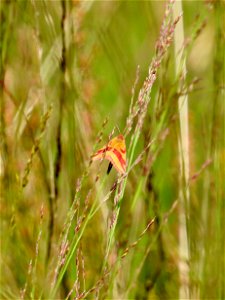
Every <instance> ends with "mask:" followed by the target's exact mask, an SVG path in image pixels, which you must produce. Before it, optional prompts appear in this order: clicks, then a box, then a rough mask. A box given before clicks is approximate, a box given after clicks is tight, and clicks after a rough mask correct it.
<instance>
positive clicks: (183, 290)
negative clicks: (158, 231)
mask: <svg viewBox="0 0 225 300" xmlns="http://www.w3.org/2000/svg"><path fill="white" fill-rule="evenodd" d="M181 14H182V2H181V1H179V0H176V1H175V3H174V6H173V15H174V20H175V19H176V17H177V16H178V15H181ZM183 46H184V26H183V18H181V19H180V22H179V23H178V24H177V26H176V28H175V34H174V51H175V72H176V78H180V76H181V74H182V75H183V79H185V75H186V64H185V59H184V56H183ZM178 88H179V87H178ZM178 114H179V120H180V136H179V142H178V148H179V149H178V150H179V163H180V174H181V176H180V178H182V180H180V188H179V196H180V206H179V263H178V268H179V277H180V287H179V298H180V299H189V298H190V292H189V265H188V262H189V249H188V233H187V219H186V218H187V207H188V206H189V187H188V186H187V183H188V178H189V136H188V132H189V128H188V127H189V125H188V96H187V95H181V96H180V97H179V99H178ZM186 187H187V188H186Z"/></svg>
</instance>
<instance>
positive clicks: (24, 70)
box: [0, 0, 225, 299]
mask: <svg viewBox="0 0 225 300" xmlns="http://www.w3.org/2000/svg"><path fill="white" fill-rule="evenodd" d="M165 5H166V2H164V1H44V0H43V1H41V0H40V1H36V0H31V1H1V3H0V14H1V22H0V24H1V25H0V27H1V28H0V30H1V46H0V47H1V78H0V83H1V99H0V100H1V157H0V159H1V160H0V167H1V172H0V176H1V294H0V295H1V298H2V299H18V298H19V297H20V298H22V299H23V298H24V299H30V298H31V299H40V298H42V299H49V297H50V296H49V286H50V285H51V284H52V282H53V277H54V270H55V266H56V265H57V262H59V256H60V255H59V250H58V246H59V241H61V240H60V237H61V236H60V233H61V232H62V229H63V224H64V222H65V220H66V218H67V216H68V211H69V209H70V207H71V204H72V202H73V199H74V197H75V195H76V189H78V183H77V182H78V180H79V178H82V180H83V181H82V183H81V190H80V191H79V196H77V198H76V201H78V202H79V209H78V212H77V215H76V217H75V218H74V219H73V221H72V227H71V228H72V229H71V230H70V232H69V235H68V241H71V240H72V239H73V236H74V228H75V227H76V226H77V223H78V221H79V217H82V216H84V215H85V214H84V210H85V203H86V202H85V201H86V199H87V194H88V193H89V191H91V193H92V192H93V193H92V194H91V197H90V199H91V200H90V202H92V201H94V199H95V198H99V199H103V198H104V196H105V195H106V194H107V193H108V191H109V190H110V188H111V187H112V185H113V183H114V182H115V179H116V177H117V174H116V171H115V169H114V168H113V170H112V172H111V173H110V174H109V176H107V178H106V176H105V173H106V170H107V162H103V163H102V164H101V163H100V166H101V168H100V182H96V181H95V178H96V175H97V174H98V172H99V164H98V163H93V164H91V165H89V160H90V156H91V154H93V151H95V150H96V149H97V148H100V147H101V146H103V145H104V144H106V143H107V141H108V136H109V134H110V132H112V130H113V128H115V127H116V129H115V131H114V136H116V135H117V134H119V131H120V132H121V133H123V132H124V128H125V126H126V120H127V117H128V115H129V107H130V102H131V97H132V89H133V88H134V82H135V80H136V79H138V82H137V85H136V88H135V92H134V101H136V99H137V97H138V93H139V90H140V88H141V87H142V84H143V81H144V79H145V78H146V76H147V75H148V69H149V65H150V62H151V60H152V58H153V57H154V55H155V49H156V40H157V38H158V37H159V34H160V26H161V23H162V20H163V16H164V11H165ZM182 6H183V22H184V29H183V30H184V36H185V39H184V55H185V62H186V68H187V74H185V77H184V78H182V77H177V75H176V73H175V66H176V62H177V54H175V53H174V45H173V43H172V45H171V47H170V48H169V50H168V51H167V53H166V55H165V58H164V60H163V61H162V63H161V65H160V67H159V70H158V73H157V79H156V81H155V83H154V85H153V88H152V90H151V101H150V104H149V106H148V110H147V114H146V117H145V120H144V125H143V127H142V130H141V135H140V138H139V141H138V145H137V147H136V149H135V158H137V157H138V155H139V154H140V153H141V151H143V150H144V149H145V147H146V145H147V144H148V142H149V140H151V139H152V138H153V137H157V140H156V142H155V143H154V144H153V146H152V147H151V148H150V150H149V151H146V152H145V154H144V155H143V157H142V159H141V161H140V162H139V163H138V164H137V165H136V166H135V167H134V168H133V169H132V170H131V171H130V172H129V174H128V178H127V182H126V186H125V192H124V197H123V201H122V204H121V211H120V215H119V219H118V222H117V226H116V232H115V240H116V241H115V243H114V244H115V249H114V250H115V253H116V254H115V253H114V252H113V253H112V254H113V255H114V256H115V257H118V255H119V254H118V253H121V251H122V252H123V251H124V250H125V249H126V247H128V245H129V244H130V243H132V242H134V241H136V240H137V239H138V236H139V235H140V234H141V232H142V231H143V230H144V228H145V227H146V225H147V224H148V221H149V219H151V218H153V217H154V216H156V219H157V222H156V224H154V228H153V229H152V230H150V231H149V232H147V233H146V234H145V235H144V236H143V238H142V239H141V241H140V243H139V244H138V245H137V246H136V247H135V248H134V249H131V251H130V253H129V254H128V255H127V257H126V258H124V260H123V261H122V262H121V261H119V264H120V267H118V266H117V268H118V269H117V270H119V271H117V272H115V273H113V272H111V273H110V279H108V277H105V282H104V284H103V287H102V288H96V291H95V292H96V294H89V295H88V296H87V298H90V299H92V298H95V297H96V298H100V299H106V298H112V297H115V295H117V299H177V298H179V286H180V285H182V282H180V279H179V271H178V264H179V261H180V260H182V258H181V257H179V237H178V236H179V234H178V232H179V226H180V225H179V210H178V209H177V208H176V209H175V210H174V211H173V212H172V213H171V214H170V215H169V218H168V221H167V222H166V223H165V224H164V221H163V220H164V214H165V213H166V212H168V210H169V209H170V208H171V206H172V204H173V203H174V201H176V199H177V198H179V189H178V187H179V184H180V183H179V182H180V177H181V174H180V167H179V153H178V139H179V111H178V107H177V103H178V98H179V97H178V96H179V92H180V93H181V94H182V93H184V94H185V95H188V107H189V115H188V123H189V137H188V138H189V159H190V178H191V177H192V176H194V178H192V180H190V181H188V187H187V186H183V188H184V189H186V188H188V190H189V193H190V203H189V208H188V210H186V220H187V233H188V242H189V244H188V249H189V261H188V262H187V264H188V268H189V282H188V286H189V291H190V298H192V299H196V297H198V298H199V299H200V298H201V299H223V298H224V297H225V291H224V286H225V282H224V278H225V274H224V265H225V259H224V253H225V252H224V236H225V235H224V228H225V226H224V216H225V214H224V213H225V209H224V203H225V202H224V201H225V195H224V190H225V189H224V179H225V178H224V169H225V159H224V156H225V147H224V53H225V52H224V28H225V27H224V11H225V10H224V1H182ZM137 70H139V71H137ZM137 72H138V74H139V75H138V77H137V75H136V74H137ZM179 86H181V88H182V90H181V91H179ZM106 119H107V124H106V125H103V123H104V120H106ZM117 128H119V129H117ZM167 130H168V132H167ZM133 131H134V127H133V128H132V133H133ZM100 132H102V135H100V136H101V137H102V141H101V142H100V143H97V137H98V136H99V134H100ZM165 132H167V133H166V136H165V138H160V137H161V135H162V134H163V133H165ZM130 139H131V135H128V136H127V137H126V144H127V148H128V147H129V142H130ZM151 159H152V162H151V163H149V160H151ZM128 160H129V157H128ZM208 163H209V164H208ZM85 172H88V173H85ZM103 178H104V179H103ZM181 185H182V183H181ZM77 194H78V193H77ZM96 195H97V196H96ZM113 195H114V194H113ZM113 195H111V196H113ZM134 195H136V198H135V197H134ZM111 196H110V199H109V200H108V201H107V204H105V208H104V209H102V210H101V211H100V212H98V214H96V216H95V217H94V218H93V219H92V220H91V221H90V223H89V224H88V225H87V227H85V230H84V233H83V234H82V239H81V240H82V245H81V246H80V248H79V249H82V251H81V250H79V251H77V252H76V254H74V256H73V259H72V260H71V262H70V264H69V266H68V269H67V271H66V273H65V275H64V277H63V279H62V282H61V285H60V289H59V290H58V292H57V296H55V297H56V298H55V299H59V298H60V299H66V297H67V296H68V293H69V291H71V289H72V288H73V285H74V282H75V283H76V280H77V278H78V279H79V282H80V285H79V284H78V283H76V288H77V289H78V290H79V292H77V291H74V290H73V291H72V293H71V296H68V297H67V299H68V298H71V299H73V298H74V297H75V298H76V297H78V295H79V293H81V292H82V291H85V290H87V289H90V288H91V287H92V286H93V285H95V284H96V282H98V280H102V270H101V268H102V261H103V260H104V255H105V243H106V240H107V237H108V225H109V224H110V220H111V218H112V216H113V197H111ZM111 198H112V199H111ZM108 202H109V203H108ZM132 205H134V206H132ZM132 207H133V208H132ZM40 211H42V212H43V218H41V216H40ZM104 212H105V214H106V219H104V217H103V216H104ZM86 213H88V211H87V212H86ZM51 222H53V223H52V224H51ZM39 236H40V239H39V238H38V237H39ZM37 244H38V253H37ZM149 245H151V250H150V251H149V252H148V250H147V249H148V246H149ZM81 253H82V255H81ZM113 255H112V257H111V261H113V260H114V258H115V257H114V256H113ZM113 257H114V258H113ZM31 260H32V266H33V267H32V268H31V269H30V270H31V271H30V273H29V263H30V261H31ZM79 261H80V263H79ZM82 264H83V269H82V267H81V266H82ZM109 265H110V262H109ZM139 266H141V268H140V270H139V269H138V268H139ZM79 268H80V271H79ZM103 278H104V276H103ZM102 281H104V280H102ZM115 290H116V291H115ZM23 291H24V294H23ZM113 295H114V296H113ZM81 298H82V297H81ZM81 298H80V299H81Z"/></svg>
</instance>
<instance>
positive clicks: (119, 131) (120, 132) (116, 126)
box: [116, 125, 121, 133]
mask: <svg viewBox="0 0 225 300" xmlns="http://www.w3.org/2000/svg"><path fill="white" fill-rule="evenodd" d="M116 128H117V129H118V131H119V133H121V132H120V129H119V127H118V125H116Z"/></svg>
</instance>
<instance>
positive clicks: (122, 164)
mask: <svg viewBox="0 0 225 300" xmlns="http://www.w3.org/2000/svg"><path fill="white" fill-rule="evenodd" d="M102 158H105V159H108V160H109V167H108V171H107V174H109V172H110V170H111V168H112V166H113V167H114V168H116V170H117V171H118V172H119V173H121V174H124V173H125V172H126V144H125V139H124V137H123V135H122V134H120V135H118V136H117V137H115V138H113V139H112V140H111V141H109V142H108V144H107V145H106V146H104V147H103V148H101V149H99V150H98V151H97V152H96V153H95V154H94V155H92V160H99V159H102Z"/></svg>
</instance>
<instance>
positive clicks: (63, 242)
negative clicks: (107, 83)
mask: <svg viewBox="0 0 225 300" xmlns="http://www.w3.org/2000/svg"><path fill="white" fill-rule="evenodd" d="M173 2H174V1H173V0H172V1H169V2H168V3H167V6H166V9H165V15H164V18H163V22H162V26H161V30H160V35H159V38H158V40H157V42H156V50H155V56H154V57H153V59H152V62H151V64H150V66H149V70H148V75H147V77H146V79H145V81H144V83H143V85H142V88H141V89H140V91H139V94H138V97H137V101H136V102H134V99H135V91H136V86H137V83H138V81H139V67H138V68H137V74H136V78H135V82H134V85H133V87H132V96H131V103H130V108H129V115H128V117H127V122H126V127H125V129H124V132H123V134H124V137H125V138H126V137H127V136H128V135H129V134H130V133H131V132H133V133H132V135H131V138H130V144H129V147H128V148H127V149H128V151H127V157H128V166H127V172H126V174H124V175H120V176H119V177H118V178H117V179H116V181H115V182H114V184H113V186H112V188H111V189H110V191H109V192H108V193H107V194H106V195H105V197H104V198H103V200H101V201H100V200H99V199H100V197H99V195H98V194H100V192H101V191H102V188H103V187H104V182H105V180H106V176H105V177H104V178H103V180H102V183H101V187H100V188H99V189H98V190H97V195H96V197H95V200H94V202H93V203H92V204H90V198H91V196H92V194H93V193H94V192H95V189H96V185H97V184H98V181H99V178H100V177H99V174H97V175H96V177H95V179H94V182H93V186H92V187H91V188H90V189H89V191H88V192H87V195H86V197H85V199H84V208H83V211H82V213H81V214H80V215H79V209H80V200H81V199H80V192H81V190H82V186H83V184H84V182H85V180H86V179H87V178H88V175H89V173H90V166H91V164H92V161H91V160H90V162H89V164H88V166H87V167H86V170H85V172H84V173H83V175H82V177H81V178H80V179H79V180H78V181H77V185H76V191H75V196H74V200H73V202H72V205H71V207H70V209H69V212H68V214H67V218H66V221H65V223H64V226H63V230H62V232H61V234H60V238H59V241H60V242H59V247H58V253H59V255H58V260H57V263H56V267H55V269H54V272H53V276H52V277H53V279H52V282H51V291H50V294H49V296H50V298H51V299H53V298H54V297H55V296H56V293H57V291H58V289H59V286H60V284H61V282H62V279H63V276H64V275H65V272H66V271H67V268H68V266H69V264H70V262H71V259H72V257H73V256H74V254H75V252H76V269H77V270H76V280H75V282H74V284H73V287H72V289H71V290H70V291H69V293H68V295H67V297H66V299H69V298H70V297H71V295H72V293H74V292H75V293H76V297H75V299H81V298H85V297H87V296H88V295H89V294H90V293H94V292H95V293H99V291H100V289H101V288H102V287H103V286H104V285H106V281H107V280H110V274H112V273H114V274H115V273H116V272H118V271H119V268H120V262H121V260H123V259H124V258H125V257H126V256H127V255H128V253H130V251H131V249H133V248H135V247H136V246H137V245H138V243H139V242H140V241H141V239H142V238H143V236H144V235H145V234H146V233H147V232H148V230H149V228H150V227H151V226H152V225H153V224H154V223H155V220H156V217H154V218H153V219H151V220H150V221H149V222H148V224H147V226H146V227H145V228H144V230H143V231H142V232H141V234H140V235H139V237H138V238H137V239H136V241H134V242H132V243H131V244H129V245H128V246H127V247H126V249H125V250H123V251H121V253H120V254H119V255H118V256H117V259H116V260H115V262H114V263H113V264H111V265H109V263H108V258H109V254H110V252H111V251H112V248H113V245H114V242H115V229H116V225H117V221H118V217H119V213H120V207H121V202H122V199H123V195H124V190H125V187H126V182H127V177H128V175H129V173H130V172H131V170H133V168H134V167H135V166H136V165H137V164H139V163H140V162H141V161H142V160H143V156H144V154H146V153H147V156H148V157H151V159H150V160H149V163H148V166H147V171H146V170H145V175H147V174H149V172H150V169H151V166H152V164H153V162H154V160H155V159H156V158H157V156H158V154H159V153H160V150H161V149H162V147H163V143H164V141H165V139H166V137H167V135H168V133H169V129H168V124H166V125H167V126H165V122H166V112H165V113H164V114H162V116H161V119H160V121H159V124H158V127H157V130H156V132H155V136H154V137H152V139H151V141H149V142H148V144H147V146H145V148H144V149H143V151H141V153H139V155H138V156H137V158H136V159H134V153H135V150H136V147H137V143H138V140H139V137H140V134H141V132H142V128H143V123H144V120H145V117H146V113H147V110H148V106H149V103H150V100H151V90H152V86H153V84H154V82H155V80H156V78H157V73H158V70H159V68H160V66H161V63H162V61H163V59H164V58H165V56H166V54H167V50H168V48H169V47H170V45H171V43H172V41H173V35H174V29H175V26H176V24H177V22H178V21H179V19H180V17H181V15H180V16H178V17H177V19H175V20H173V16H172V13H173V12H172V9H173ZM199 33H200V31H199V30H198V34H199ZM194 38H196V35H195V36H194V37H193V40H194ZM196 82H197V81H196V80H195V81H193V82H192V83H191V84H190V86H188V87H187V86H186V83H185V82H184V81H183V82H182V84H183V85H181V86H180V92H179V93H180V94H182V93H184V92H189V91H190V90H191V89H193V85H194V84H195V83H196ZM177 97H179V95H178V93H177ZM49 114H50V113H48V114H47V117H46V116H44V127H43V130H42V131H41V136H42V135H43V131H44V129H45V126H46V122H47V119H48V117H49ZM167 122H169V121H167ZM106 124H107V120H105V121H104V122H103V124H102V131H101V132H100V133H99V135H98V139H97V142H96V145H95V147H94V149H95V148H96V146H97V145H98V144H99V143H100V142H101V140H102V136H103V131H104V128H105V126H106ZM114 132H115V128H114V129H113V130H112V132H111V134H110V135H109V137H108V140H110V139H111V138H112V136H113V135H114ZM39 143H40V139H38V140H37V147H38V146H39ZM37 147H36V148H35V145H34V150H32V155H31V162H32V158H33V155H34V154H35V152H36V151H37V150H38V149H37ZM102 161H103V159H102V160H101V161H100V163H99V167H100V166H101V165H102ZM29 164H30V161H28V164H27V168H26V169H25V175H24V178H23V184H24V183H25V184H26V183H27V178H26V176H27V174H29V172H28V171H27V170H29V169H30V167H29ZM142 184H143V182H142ZM186 188H187V187H186ZM139 190H140V188H137V190H136V194H135V195H134V200H133V203H132V209H133V208H134V206H135V204H136V199H137V198H138V193H139ZM114 192H115V195H114V208H113V217H112V219H111V223H110V225H109V228H108V236H107V243H106V251H105V256H104V260H103V264H102V271H101V276H100V278H99V280H98V281H97V282H96V283H95V284H94V285H93V286H92V287H91V288H90V289H88V290H85V266H84V257H83V254H82V248H81V239H82V236H83V234H84V231H85V229H86V227H87V225H88V223H89V222H90V220H91V219H92V218H93V217H94V216H95V214H96V213H97V212H98V211H99V210H100V209H101V206H102V205H103V204H104V203H105V202H107V201H108V200H109V199H110V197H111V196H112V194H113V193H114ZM177 204H178V199H177V200H175V201H174V203H173V205H172V206H171V208H170V209H169V211H168V212H167V213H165V214H164V216H163V218H162V222H161V224H160V227H159V228H158V231H157V232H156V233H155V235H154V237H153V239H152V241H151V243H150V244H149V245H148V247H147V249H146V252H145V255H144V257H143V259H142V263H141V264H140V266H139V268H138V270H137V271H136V274H135V276H136V278H137V276H138V274H140V272H141V268H142V266H143V263H144V261H145V259H146V257H147V256H148V254H149V252H150V251H151V248H152V245H153V244H154V242H155V241H156V239H157V237H158V235H159V233H160V232H161V231H162V229H163V226H164V225H165V224H166V222H167V220H168V217H169V216H170V215H171V214H172V213H173V211H174V210H175V208H176V206H177ZM75 217H76V218H77V222H76V226H75V228H74V236H73V238H72V241H71V242H69V240H68V235H69V232H70V230H71V226H72V224H73V222H74V219H75ZM42 219H43V209H41V220H42ZM41 236H42V222H41V223H40V230H39V234H38V238H37V242H36V252H35V259H34V263H33V262H32V261H30V264H29V268H28V276H27V281H26V283H25V286H24V289H23V290H22V291H21V298H22V299H24V297H25V295H26V291H27V285H28V279H29V277H30V276H32V278H33V279H32V289H31V294H32V295H33V297H34V294H35V279H34V278H35V270H36V265H37V259H38V253H39V242H40V239H41ZM79 257H81V264H80V263H79V261H80V260H79ZM80 265H81V266H80ZM79 273H82V276H83V286H84V291H83V292H81V291H80V282H79ZM131 288H132V284H130V286H129V287H128V291H129V290H130V289H131Z"/></svg>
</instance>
